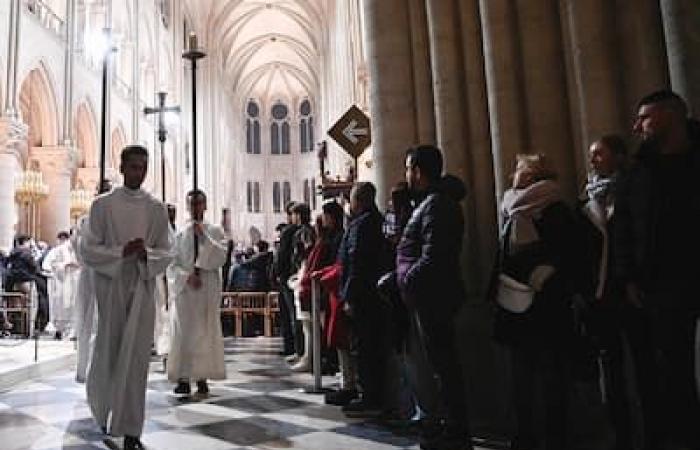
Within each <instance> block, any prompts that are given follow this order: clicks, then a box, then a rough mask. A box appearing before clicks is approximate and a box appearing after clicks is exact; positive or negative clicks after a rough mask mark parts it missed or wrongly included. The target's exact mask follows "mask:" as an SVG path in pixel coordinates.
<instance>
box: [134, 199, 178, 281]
mask: <svg viewBox="0 0 700 450" xmlns="http://www.w3.org/2000/svg"><path fill="white" fill-rule="evenodd" d="M153 220H154V223H153V228H152V230H153V233H154V235H153V236H154V237H153V238H152V239H149V241H151V242H153V245H152V246H150V247H149V246H147V247H146V261H139V272H140V274H141V277H142V278H144V279H146V280H152V279H154V278H155V277H157V276H158V275H161V274H163V273H165V270H166V269H167V268H168V266H169V265H170V263H171V262H172V260H173V245H172V240H171V237H170V236H171V235H170V231H169V225H168V215H167V212H166V210H165V207H163V208H162V210H161V211H157V212H156V213H155V216H154V218H153Z"/></svg>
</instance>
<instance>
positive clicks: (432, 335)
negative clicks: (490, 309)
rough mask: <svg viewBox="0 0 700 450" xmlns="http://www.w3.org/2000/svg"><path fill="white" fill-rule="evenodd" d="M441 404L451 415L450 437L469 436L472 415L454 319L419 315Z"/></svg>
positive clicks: (450, 316)
mask: <svg viewBox="0 0 700 450" xmlns="http://www.w3.org/2000/svg"><path fill="white" fill-rule="evenodd" d="M416 319H417V322H418V326H419V331H420V334H421V336H422V338H423V343H424V346H425V351H426V354H427V358H428V362H429V364H430V367H431V369H432V371H433V374H434V377H435V380H436V382H437V383H436V384H437V389H438V393H439V397H440V400H441V401H442V404H443V406H444V407H445V408H446V412H447V418H446V419H447V431H448V433H453V434H461V435H466V436H468V435H469V415H468V410H467V401H466V397H465V395H466V391H465V386H464V377H463V373H462V366H461V365H460V363H459V353H458V351H457V348H456V345H455V338H456V336H455V327H454V316H453V315H435V314H421V313H420V312H418V313H417V314H416Z"/></svg>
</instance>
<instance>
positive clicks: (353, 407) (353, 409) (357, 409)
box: [342, 399, 382, 418]
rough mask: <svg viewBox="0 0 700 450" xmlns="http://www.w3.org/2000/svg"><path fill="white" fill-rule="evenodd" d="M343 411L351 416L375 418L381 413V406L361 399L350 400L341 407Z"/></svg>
mask: <svg viewBox="0 0 700 450" xmlns="http://www.w3.org/2000/svg"><path fill="white" fill-rule="evenodd" d="M342 411H343V413H344V414H345V415H346V416H348V417H351V418H377V417H379V416H381V415H382V408H381V407H380V406H378V405H375V404H372V403H368V402H366V401H364V400H362V399H355V400H352V401H351V402H350V403H348V404H347V405H345V406H343V408H342Z"/></svg>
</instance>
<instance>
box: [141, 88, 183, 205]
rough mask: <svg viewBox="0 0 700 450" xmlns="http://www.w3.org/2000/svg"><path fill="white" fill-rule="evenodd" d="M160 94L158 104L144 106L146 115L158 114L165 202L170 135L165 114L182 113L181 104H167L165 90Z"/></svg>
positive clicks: (161, 191) (161, 178) (161, 174)
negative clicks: (166, 162)
mask: <svg viewBox="0 0 700 450" xmlns="http://www.w3.org/2000/svg"><path fill="white" fill-rule="evenodd" d="M156 95H157V96H158V106H156V107H153V108H152V107H150V106H147V107H145V108H143V113H144V114H145V115H149V114H158V127H157V128H156V133H158V142H160V193H161V200H163V203H165V140H166V138H167V136H168V129H167V128H166V127H165V114H166V113H169V112H172V113H176V114H180V106H165V97H166V96H167V95H168V93H167V92H165V91H160V92H158V93H156Z"/></svg>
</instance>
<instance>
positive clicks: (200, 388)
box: [197, 380, 209, 394]
mask: <svg viewBox="0 0 700 450" xmlns="http://www.w3.org/2000/svg"><path fill="white" fill-rule="evenodd" d="M197 393H198V394H208V393H209V385H208V384H207V380H199V381H197Z"/></svg>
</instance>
